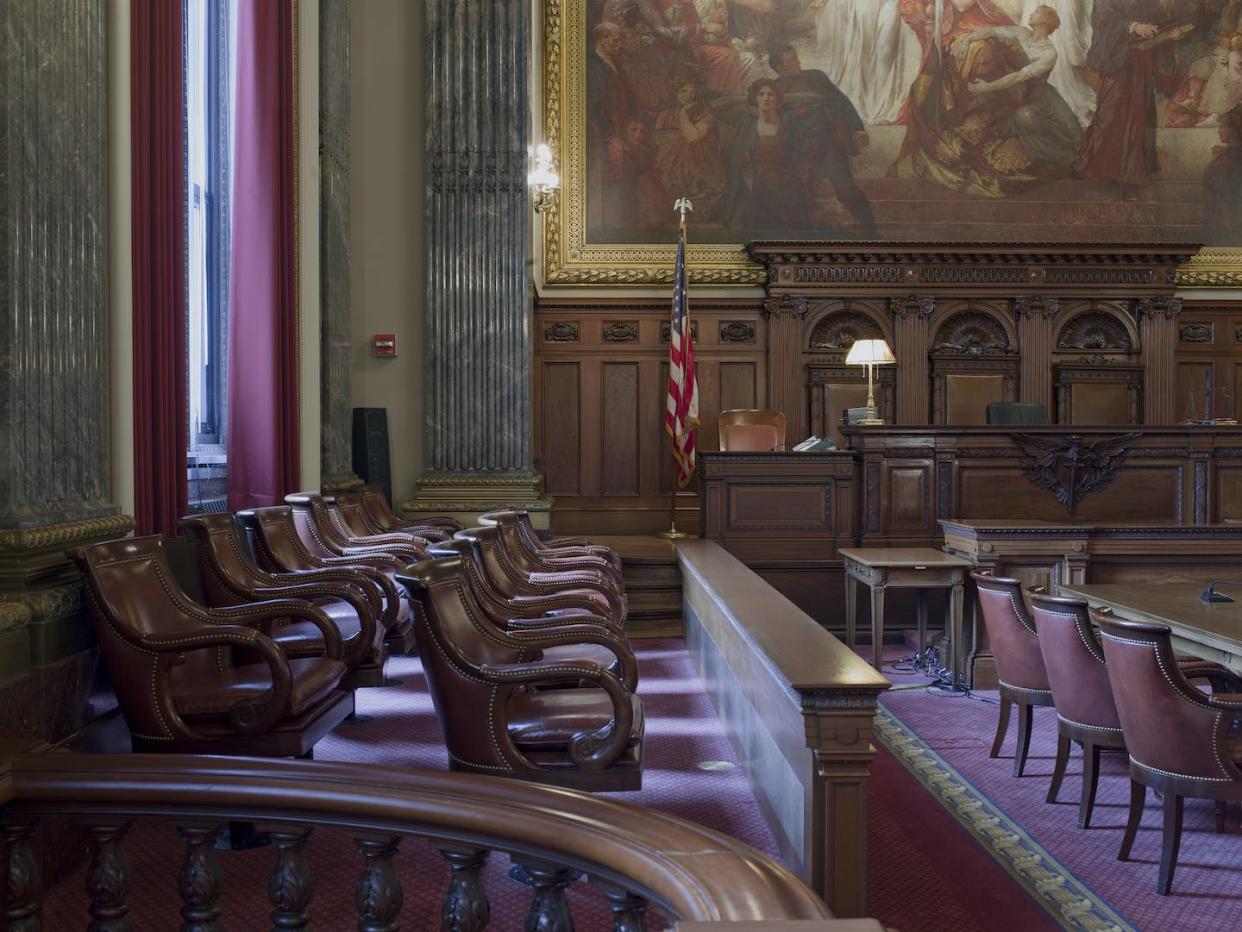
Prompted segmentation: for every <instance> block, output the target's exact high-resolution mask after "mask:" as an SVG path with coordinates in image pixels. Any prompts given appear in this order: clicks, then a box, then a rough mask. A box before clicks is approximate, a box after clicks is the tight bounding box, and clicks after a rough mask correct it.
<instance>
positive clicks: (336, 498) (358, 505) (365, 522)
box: [324, 492, 384, 537]
mask: <svg viewBox="0 0 1242 932" xmlns="http://www.w3.org/2000/svg"><path fill="white" fill-rule="evenodd" d="M324 500H325V501H326V502H328V504H329V505H331V506H333V507H332V511H333V514H334V515H335V517H337V518H338V519H339V520H340V522H341V523H342V524H344V526H345V529H346V530H347V531H348V533H350V534H352V535H354V536H356V537H365V536H367V535H368V534H383V533H384V528H382V527H380V526H379V524H377V523H376V522H375V520H374V519H373V518H372V517H371V513H370V512H369V511H367V509H366V508H365V507H363V504H362V493H361V492H334V493H333V494H332V495H325V496H324Z"/></svg>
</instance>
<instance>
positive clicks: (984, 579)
mask: <svg viewBox="0 0 1242 932" xmlns="http://www.w3.org/2000/svg"><path fill="white" fill-rule="evenodd" d="M970 578H971V579H973V580H974V581H975V585H976V586H977V587H978V590H979V610H980V612H981V613H982V614H983V624H984V627H986V628H987V632H988V640H989V641H991V643H992V653H993V655H994V656H995V658H996V673H997V676H998V677H999V679H1000V681H1001V682H1002V683H1003V684H1005V685H1006V686H1012V687H1014V688H1016V689H1029V690H1038V691H1048V690H1050V689H1051V687H1050V686H1049V684H1048V673H1047V671H1046V670H1045V669H1044V658H1043V655H1042V654H1041V653H1040V651H1039V641H1038V637H1037V635H1036V632H1035V625H1034V624H1033V623H1032V622H1031V619H1030V617H1029V616H1028V615H1027V612H1026V605H1025V603H1024V602H1023V601H1022V583H1021V582H1020V581H1019V580H1017V579H1009V578H1007V577H1004V576H989V575H987V574H986V573H978V572H975V573H971V574H970Z"/></svg>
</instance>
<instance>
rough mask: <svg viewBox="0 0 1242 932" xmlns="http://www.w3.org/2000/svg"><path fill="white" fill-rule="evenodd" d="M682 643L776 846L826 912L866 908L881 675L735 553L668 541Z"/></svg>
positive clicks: (846, 913)
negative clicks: (674, 554) (676, 567)
mask: <svg viewBox="0 0 1242 932" xmlns="http://www.w3.org/2000/svg"><path fill="white" fill-rule="evenodd" d="M678 560H679V562H680V564H681V570H682V577H683V606H684V614H685V625H686V642H687V645H688V646H689V648H690V653H691V656H693V657H694V658H695V662H696V663H697V665H698V667H699V671H700V673H701V674H702V676H703V679H704V681H705V682H706V683H707V688H708V692H709V694H710V695H711V696H712V700H713V702H714V703H715V704H716V708H717V710H718V712H719V713H720V717H721V720H722V722H723V724H724V727H725V730H726V732H727V733H728V734H729V737H730V740H731V741H732V743H733V746H734V748H735V749H736V751H737V754H738V757H739V759H740V760H741V761H742V766H743V767H744V768H745V769H746V774H747V776H748V778H749V779H750V783H751V786H752V787H753V789H754V792H755V796H756V797H757V798H758V800H759V804H760V807H761V809H762V810H763V812H764V815H765V816H766V818H767V821H768V824H769V825H770V827H771V829H772V833H773V835H774V836H775V838H776V839H777V842H778V844H779V845H780V848H781V852H782V856H783V858H784V860H785V862H786V863H787V864H788V865H789V866H790V867H791V868H793V870H794V871H795V872H796V873H797V874H798V875H799V876H800V877H802V878H803V879H804V880H805V881H806V882H807V883H809V884H810V886H811V888H812V889H813V890H815V892H816V893H818V894H819V895H820V896H822V897H823V898H824V900H825V902H827V904H828V907H829V908H830V909H831V910H832V912H833V914H834V915H836V916H840V917H846V918H848V917H855V916H862V915H864V914H865V907H866V885H865V872H866V834H867V833H866V812H867V776H868V772H869V769H870V765H871V761H872V759H873V758H874V756H875V748H874V747H873V746H872V743H871V738H872V727H873V721H874V716H875V710H876V703H877V701H878V698H879V695H880V693H881V692H883V691H884V690H885V689H888V688H889V686H890V683H889V682H888V680H886V679H885V678H884V677H883V676H881V675H880V674H879V673H878V672H876V671H875V670H873V669H872V668H871V666H870V665H869V664H868V663H866V662H865V661H864V660H863V659H862V658H860V657H859V656H858V655H857V654H855V653H854V652H853V651H852V650H850V649H849V648H847V647H846V646H845V645H844V644H843V643H841V642H840V641H839V640H837V639H836V638H835V637H833V636H832V635H831V634H829V633H828V632H827V631H825V630H824V629H823V628H821V627H820V626H819V625H818V624H817V623H816V622H815V621H814V620H813V619H811V618H810V617H808V616H807V615H806V614H805V613H804V612H802V611H801V610H800V609H799V608H798V607H797V606H795V605H794V604H793V603H792V602H790V601H789V600H788V599H786V598H785V597H784V596H782V595H781V594H780V593H779V592H777V591H776V590H775V589H773V588H772V587H771V586H769V585H768V584H767V583H765V582H764V581H763V580H762V579H760V578H759V576H757V575H756V574H755V573H754V572H753V571H752V570H750V569H748V568H747V567H746V566H744V565H743V564H742V563H741V562H740V561H739V560H738V559H737V558H736V557H734V556H732V555H731V554H729V553H727V552H726V551H725V550H724V549H723V548H722V547H721V546H720V545H719V544H717V543H715V542H714V541H710V540H691V541H683V542H681V543H679V544H678Z"/></svg>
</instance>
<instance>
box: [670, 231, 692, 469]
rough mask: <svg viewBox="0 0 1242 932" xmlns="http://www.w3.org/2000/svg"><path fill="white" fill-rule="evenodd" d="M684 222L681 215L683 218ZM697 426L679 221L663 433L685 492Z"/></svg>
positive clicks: (684, 260)
mask: <svg viewBox="0 0 1242 932" xmlns="http://www.w3.org/2000/svg"><path fill="white" fill-rule="evenodd" d="M683 218H684V214H683ZM698 426H699V385H698V381H697V380H696V379H695V375H694V340H693V339H692V338H691V333H690V307H689V304H688V301H687V297H686V224H685V220H684V219H683V220H682V224H681V235H680V237H679V239H678V241H677V265H676V266H675V267H674V269H673V325H672V328H671V329H670V330H669V338H668V401H667V402H666V404H665V406H664V429H665V430H667V431H668V433H669V436H670V437H672V438H673V459H674V460H676V461H677V485H678V486H679V487H681V488H685V486H686V484H687V483H688V482H689V481H690V476H691V474H692V473H693V472H694V432H695V429H696V428H697V427H698Z"/></svg>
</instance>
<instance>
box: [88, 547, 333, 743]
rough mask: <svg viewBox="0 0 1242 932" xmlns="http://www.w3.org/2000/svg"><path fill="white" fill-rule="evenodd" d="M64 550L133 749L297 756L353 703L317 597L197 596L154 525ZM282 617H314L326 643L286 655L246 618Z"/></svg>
mask: <svg viewBox="0 0 1242 932" xmlns="http://www.w3.org/2000/svg"><path fill="white" fill-rule="evenodd" d="M71 556H72V558H73V560H74V561H75V562H76V563H77V565H78V568H79V569H80V570H81V571H82V575H83V577H84V580H85V586H84V591H85V594H86V601H87V604H88V605H89V606H90V610H91V617H92V620H93V621H94V626H95V632H96V635H97V636H98V640H99V646H100V651H101V653H102V654H103V657H104V659H105V662H106V663H107V664H108V670H109V672H110V674H111V676H112V681H113V684H114V686H115V689H116V693H117V699H118V701H119V703H120V707H121V711H122V714H123V715H124V716H125V720H126V722H127V723H128V725H129V728H130V732H131V734H132V736H133V743H134V750H135V751H176V752H184V753H191V754H245V755H258V756H278V757H301V756H308V755H309V754H310V753H311V749H312V748H313V747H314V745H315V742H316V741H318V740H319V739H320V738H321V737H323V736H324V735H325V734H327V733H328V732H329V731H331V730H332V729H333V728H335V727H336V726H337V725H338V724H340V722H341V721H343V720H344V719H345V718H346V717H348V716H349V715H350V714H351V713H352V712H353V708H354V703H353V694H352V693H350V692H345V691H342V690H340V689H339V688H338V686H339V684H340V682H341V679H342V677H343V676H344V675H345V672H346V666H345V664H344V663H343V662H342V661H341V641H340V635H339V634H338V632H337V630H336V627H335V626H334V625H333V624H332V622H331V621H330V620H329V619H328V617H327V616H326V615H325V614H324V613H323V612H322V611H321V610H319V609H318V608H315V607H314V606H312V605H309V604H308V603H306V602H303V601H297V600H291V599H279V600H272V601H268V602H259V603H254V604H249V605H241V606H236V607H233V608H224V609H210V608H204V607H203V606H201V605H198V604H196V603H194V602H193V601H191V600H190V598H189V597H188V596H187V595H186V594H185V593H184V592H183V591H182V590H181V588H180V586H178V585H177V582H176V579H175V578H174V576H173V572H172V568H171V567H170V566H169V564H168V559H167V556H166V554H165V552H164V547H163V541H162V539H161V538H159V537H136V538H130V539H126V540H118V541H110V542H108V543H103V544H95V545H92V546H89V547H84V548H82V549H80V550H77V551H74V552H73V553H72V554H71ZM285 618H300V619H304V620H307V621H310V622H312V623H313V624H315V625H316V626H318V628H319V630H320V632H321V633H322V636H323V640H324V644H325V653H326V655H325V656H321V657H313V658H305V659H294V660H291V659H289V658H288V657H287V656H286V655H285V654H284V652H283V651H282V650H281V649H280V648H279V647H278V646H277V645H276V644H275V643H274V642H273V641H272V640H271V638H268V637H266V636H265V635H263V634H262V633H261V632H260V631H259V630H258V627H259V626H260V625H262V624H264V623H267V622H270V621H273V620H276V619H285Z"/></svg>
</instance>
